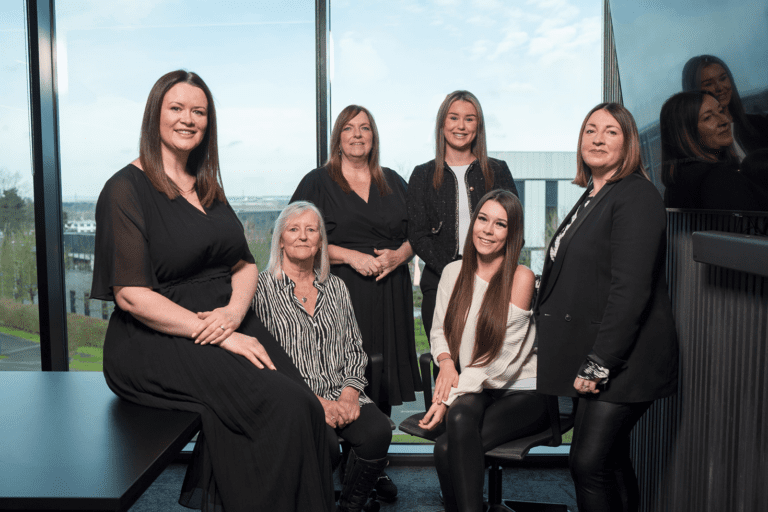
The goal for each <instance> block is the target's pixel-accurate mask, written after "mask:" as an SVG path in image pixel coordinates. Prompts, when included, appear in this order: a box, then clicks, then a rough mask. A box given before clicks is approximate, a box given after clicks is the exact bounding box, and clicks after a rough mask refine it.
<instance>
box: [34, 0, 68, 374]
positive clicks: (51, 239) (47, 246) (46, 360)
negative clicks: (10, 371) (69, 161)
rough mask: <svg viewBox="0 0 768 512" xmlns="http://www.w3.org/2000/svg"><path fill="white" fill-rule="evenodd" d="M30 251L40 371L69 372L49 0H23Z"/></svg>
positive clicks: (53, 41)
mask: <svg viewBox="0 0 768 512" xmlns="http://www.w3.org/2000/svg"><path fill="white" fill-rule="evenodd" d="M26 10H27V35H28V45H29V46H28V54H29V103H30V124H31V126H30V128H31V134H32V169H33V176H32V183H33V189H34V202H35V253H36V259H37V286H38V302H39V312H40V359H41V361H40V362H41V366H42V369H43V371H68V370H69V355H68V346H67V323H66V313H65V306H66V302H65V297H64V257H63V252H62V251H63V245H62V242H63V234H62V214H61V173H60V168H61V166H60V159H59V119H58V104H57V90H56V33H55V29H54V27H55V18H54V12H55V10H54V1H53V0H27V2H26Z"/></svg>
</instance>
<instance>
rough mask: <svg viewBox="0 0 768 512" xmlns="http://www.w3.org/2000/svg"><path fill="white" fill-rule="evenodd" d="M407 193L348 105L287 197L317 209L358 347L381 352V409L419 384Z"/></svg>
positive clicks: (384, 491) (360, 114) (370, 126)
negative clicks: (318, 160)
mask: <svg viewBox="0 0 768 512" xmlns="http://www.w3.org/2000/svg"><path fill="white" fill-rule="evenodd" d="M405 194H406V184H405V181H404V180H403V179H402V178H401V177H400V176H399V175H398V174H397V173H396V172H395V171H393V170H391V169H388V168H386V167H381V166H380V165H379V135H378V131H377V130H376V123H375V122H374V119H373V116H372V115H371V113H370V112H369V111H368V110H367V109H365V108H364V107H360V106H358V105H350V106H348V107H346V108H345V109H344V110H342V111H341V113H340V114H339V116H338V118H336V123H335V124H334V126H333V133H332V134H331V155H330V157H329V158H328V162H327V163H326V165H325V166H324V167H320V168H319V169H315V170H313V171H311V172H310V173H309V174H307V175H306V176H305V177H304V178H303V179H302V180H301V183H299V186H298V187H297V188H296V191H295V192H294V193H293V197H291V201H299V200H303V201H310V202H312V203H314V204H315V205H316V206H317V207H318V208H319V209H320V211H321V212H322V213H323V220H324V221H325V226H326V229H327V231H328V254H329V257H330V260H331V272H333V273H334V274H336V275H337V276H339V277H340V278H341V279H342V281H344V284H346V285H347V288H349V295H350V297H351V299H352V306H353V307H354V309H355V317H356V318H357V324H358V326H359V327H360V332H361V334H362V337H363V349H364V350H365V352H366V353H367V354H368V355H369V356H370V355H371V354H377V353H378V354H382V355H383V357H384V375H382V379H381V383H382V384H381V391H380V400H379V404H378V405H379V408H381V410H382V411H383V412H384V413H385V414H387V415H390V414H391V410H392V406H393V405H400V404H402V403H403V402H411V401H414V400H415V399H416V395H415V393H414V392H415V391H419V390H420V388H421V385H420V382H421V381H420V378H419V371H418V366H417V363H416V340H415V337H414V332H413V290H412V285H411V275H410V273H409V271H408V265H407V263H408V261H409V260H410V259H411V257H412V256H413V251H412V250H411V244H410V243H409V242H408V238H407V236H408V216H407V213H406V206H405ZM367 377H368V380H369V382H370V375H367ZM385 478H386V477H385ZM384 482H386V484H387V485H386V486H385V484H384ZM385 487H386V488H385ZM377 491H379V494H380V496H382V498H384V499H387V498H389V497H394V494H396V492H397V491H396V489H395V488H394V487H393V486H392V485H391V484H390V483H389V481H387V480H385V481H383V482H382V483H381V484H380V485H378V486H377Z"/></svg>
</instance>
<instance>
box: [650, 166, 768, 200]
mask: <svg viewBox="0 0 768 512" xmlns="http://www.w3.org/2000/svg"><path fill="white" fill-rule="evenodd" d="M672 180H673V182H672V183H670V184H669V185H668V186H667V188H666V190H665V191H664V202H665V203H666V205H667V208H693V209H706V210H741V211H768V196H766V194H765V192H763V190H761V189H760V188H758V187H755V184H754V183H753V182H752V181H751V180H750V179H749V178H748V177H747V176H746V175H745V174H744V173H742V172H739V165H738V164H737V163H736V162H726V161H719V162H703V161H692V162H685V163H682V164H680V165H678V166H677V169H675V172H674V174H673V176H672Z"/></svg>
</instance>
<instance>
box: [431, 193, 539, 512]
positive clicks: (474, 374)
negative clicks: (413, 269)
mask: <svg viewBox="0 0 768 512" xmlns="http://www.w3.org/2000/svg"><path fill="white" fill-rule="evenodd" d="M470 226H471V229H470V230H469V232H468V233H467V239H466V243H465V244H464V257H463V258H462V260H461V261H454V262H453V263H450V264H448V265H447V266H446V267H445V270H444V271H443V274H442V276H441V277H440V285H439V286H438V289H437V304H436V306H435V315H434V320H433V324H432V331H431V333H430V341H431V345H432V355H433V357H434V359H435V361H436V362H437V363H438V364H439V365H440V373H439V375H438V378H437V382H436V383H435V394H434V400H433V402H434V403H433V404H432V407H430V409H429V411H427V413H426V415H425V416H424V418H423V419H422V421H421V423H420V426H421V427H422V428H425V429H427V430H432V429H434V428H436V427H437V426H438V425H439V424H440V423H442V421H443V418H445V423H446V424H445V433H443V434H442V435H440V436H439V437H438V438H437V441H436V443H435V467H436V469H437V475H438V477H439V479H440V488H441V490H442V492H443V500H444V503H445V510H446V511H454V510H461V511H477V512H479V511H481V510H483V469H484V462H483V457H484V453H485V451H487V450H490V449H491V448H494V447H496V446H499V445H500V444H502V443H505V442H507V441H510V440H512V439H517V438H519V437H523V436H526V435H530V434H533V433H535V432H541V431H543V430H544V429H546V428H547V427H548V426H549V416H548V413H547V403H546V399H545V398H544V397H543V396H542V395H540V394H538V393H537V392H536V347H535V339H536V327H535V325H534V324H533V322H532V321H531V316H532V312H531V311H530V307H531V299H532V297H533V289H534V283H535V277H534V275H533V272H531V270H530V269H528V268H526V267H524V266H522V265H518V264H517V261H518V259H519V258H520V251H521V250H522V247H523V210H522V206H521V205H520V201H519V200H518V199H517V196H515V195H514V194H513V193H511V192H508V191H505V190H493V191H491V192H489V193H487V194H486V195H485V196H484V197H483V198H482V199H480V202H479V203H478V206H477V208H476V209H475V212H474V214H473V216H472V221H471V223H470ZM457 366H460V367H461V375H459V374H458V372H457V370H456V367H457Z"/></svg>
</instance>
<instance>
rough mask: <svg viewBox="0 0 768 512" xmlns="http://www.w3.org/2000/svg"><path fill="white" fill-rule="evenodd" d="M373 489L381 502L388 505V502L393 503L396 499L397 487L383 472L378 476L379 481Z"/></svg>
mask: <svg viewBox="0 0 768 512" xmlns="http://www.w3.org/2000/svg"><path fill="white" fill-rule="evenodd" d="M375 489H376V494H377V495H378V497H379V499H380V500H381V501H386V502H387V503H389V502H390V501H395V500H396V499H397V486H396V485H395V482H393V481H392V479H391V478H389V475H387V474H386V473H385V472H384V471H382V472H381V475H379V480H378V481H377V482H376V486H375Z"/></svg>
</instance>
